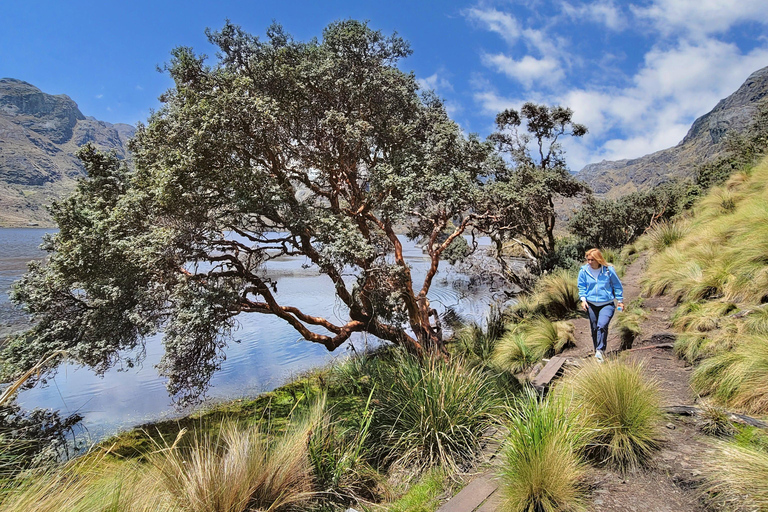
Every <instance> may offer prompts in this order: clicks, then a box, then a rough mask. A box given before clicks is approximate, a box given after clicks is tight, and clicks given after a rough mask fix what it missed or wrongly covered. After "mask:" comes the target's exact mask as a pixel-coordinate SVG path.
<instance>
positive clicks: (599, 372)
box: [556, 360, 661, 470]
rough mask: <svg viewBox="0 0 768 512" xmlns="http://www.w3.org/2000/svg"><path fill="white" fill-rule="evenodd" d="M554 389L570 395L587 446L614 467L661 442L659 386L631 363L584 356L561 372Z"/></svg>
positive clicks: (648, 453)
mask: <svg viewBox="0 0 768 512" xmlns="http://www.w3.org/2000/svg"><path fill="white" fill-rule="evenodd" d="M556 392H557V393H558V394H559V395H560V396H565V397H571V399H572V402H571V403H572V407H573V408H574V410H576V411H580V412H582V413H583V417H584V420H585V422H586V423H585V425H586V428H587V430H589V431H591V432H592V433H593V434H592V436H591V438H590V440H589V443H588V446H587V451H588V453H589V454H590V456H591V457H593V458H595V460H597V461H598V462H601V463H607V464H608V465H610V466H613V467H616V468H618V469H620V470H628V469H631V468H635V467H638V466H642V465H644V464H645V463H647V462H648V461H649V460H650V459H651V458H652V456H653V455H654V453H656V451H657V450H658V449H659V448H660V446H661V437H660V433H659V422H660V420H661V409H660V407H659V391H658V387H657V385H656V384H655V383H654V382H652V381H648V380H647V379H645V378H644V377H643V374H642V367H641V366H640V365H637V364H630V363H623V362H620V361H616V360H608V361H606V362H605V363H603V364H600V363H597V362H595V361H589V362H587V363H586V364H585V365H584V366H583V367H582V368H580V369H579V370H576V371H574V372H573V373H571V374H570V375H568V376H566V378H565V379H564V380H563V382H562V383H560V384H559V385H558V386H557V388H556Z"/></svg>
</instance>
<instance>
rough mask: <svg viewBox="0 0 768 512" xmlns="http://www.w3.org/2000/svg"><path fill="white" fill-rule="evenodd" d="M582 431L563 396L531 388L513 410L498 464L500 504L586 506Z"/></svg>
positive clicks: (530, 511)
mask: <svg viewBox="0 0 768 512" xmlns="http://www.w3.org/2000/svg"><path fill="white" fill-rule="evenodd" d="M583 438H584V433H583V431H581V430H579V427H578V422H577V421H574V420H573V418H572V417H571V416H569V413H568V409H567V408H566V407H565V406H564V405H563V402H562V401H561V400H558V399H555V398H554V397H548V398H539V397H538V396H537V395H536V394H535V393H533V392H531V391H529V392H528V393H525V394H523V395H522V396H521V398H520V399H519V400H518V402H517V407H516V410H515V411H514V412H513V413H512V415H511V419H510V424H509V435H508V436H507V439H506V443H505V444H504V448H502V465H501V468H500V470H499V477H500V485H499V488H500V491H501V494H502V500H503V504H502V510H509V511H515V512H518V511H519V512H538V511H542V512H554V511H568V510H584V501H583V494H584V487H583V478H584V472H585V469H584V465H583V463H582V461H581V460H580V458H579V455H578V453H579V452H580V451H581V449H582V444H583Z"/></svg>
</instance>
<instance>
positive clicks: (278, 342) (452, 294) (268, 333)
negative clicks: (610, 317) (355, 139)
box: [0, 229, 494, 440]
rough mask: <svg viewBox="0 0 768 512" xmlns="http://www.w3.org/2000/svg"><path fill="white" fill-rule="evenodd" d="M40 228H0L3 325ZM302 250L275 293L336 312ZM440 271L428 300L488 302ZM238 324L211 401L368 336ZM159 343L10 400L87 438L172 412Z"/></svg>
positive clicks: (416, 264) (281, 268)
mask: <svg viewBox="0 0 768 512" xmlns="http://www.w3.org/2000/svg"><path fill="white" fill-rule="evenodd" d="M44 233H46V231H45V230H42V229H0V326H2V327H3V329H4V331H8V330H9V329H11V327H12V326H14V325H18V324H19V322H23V320H24V319H25V316H24V315H23V313H22V312H20V311H19V310H17V309H16V308H14V307H13V305H12V304H10V303H9V302H8V290H9V287H10V285H11V283H13V281H15V280H17V279H18V278H19V277H20V276H21V275H22V274H23V273H24V271H25V270H26V262H27V261H29V260H31V259H39V258H42V257H44V253H43V252H42V251H40V249H39V245H40V243H41V239H42V236H43V234H44ZM403 243H404V249H405V256H406V258H407V260H408V262H409V264H410V265H411V266H412V272H413V275H414V279H415V280H416V282H421V281H422V280H423V278H424V274H425V272H426V269H427V265H428V260H427V258H426V256H425V255H424V254H423V253H422V251H421V249H420V248H418V247H416V246H415V245H414V244H413V243H412V242H408V241H407V240H405V239H403ZM303 263H305V260H304V259H303V258H286V259H283V260H280V261H275V262H273V263H272V264H271V266H272V267H273V269H274V270H275V271H276V272H277V273H278V275H279V276H280V279H279V281H278V285H277V286H278V295H277V296H278V300H281V301H282V302H284V303H286V304H292V305H296V306H298V307H299V308H301V309H302V310H304V311H306V312H308V313H310V314H314V315H323V316H330V317H332V318H338V317H340V316H343V314H344V308H343V307H342V306H341V305H340V304H339V302H338V301H337V300H336V299H335V296H334V293H333V288H332V286H331V284H330V281H329V280H328V278H327V277H325V276H322V275H319V274H318V273H317V271H316V270H312V269H304V268H302V264H303ZM446 268H448V266H447V265H445V267H444V266H443V265H442V264H441V271H440V273H438V275H437V276H436V278H435V281H434V284H433V286H432V291H431V293H430V296H429V298H430V301H431V303H432V305H433V306H434V307H436V308H437V309H438V310H439V311H443V310H444V309H445V308H446V307H452V308H453V309H455V310H457V311H458V312H459V313H460V314H462V315H463V316H466V317H468V318H471V319H475V320H482V318H483V317H484V315H485V313H486V311H487V310H488V305H489V304H490V303H492V302H493V301H494V297H492V295H491V293H490V292H489V291H488V290H487V289H472V290H468V288H467V286H466V281H465V279H464V276H461V275H460V274H457V273H455V272H450V271H447V270H446ZM239 321H240V326H239V329H238V330H237V331H236V332H235V333H234V337H235V339H236V340H237V341H238V342H237V343H232V344H230V346H229V347H228V348H227V350H226V361H224V362H223V363H222V368H221V370H220V371H219V372H218V373H217V374H216V375H215V376H214V377H213V380H212V382H211V388H210V390H209V392H208V395H207V396H208V399H209V400H212V401H221V400H229V399H234V398H242V397H252V396H255V395H258V394H259V393H262V392H265V391H269V390H272V389H274V388H276V387H278V386H280V385H282V384H284V383H285V382H287V381H288V380H290V379H291V378H292V377H293V376H296V375H297V374H299V373H301V372H303V371H305V370H308V369H311V368H313V367H317V366H322V365H324V364H326V363H328V362H330V361H332V360H334V359H336V358H339V357H345V356H347V355H348V354H349V352H350V345H354V346H355V347H357V348H362V347H364V345H365V344H366V343H369V344H375V343H377V341H378V340H376V339H375V338H373V337H370V338H366V337H365V336H363V335H360V336H357V337H355V338H353V339H352V340H350V342H347V343H346V344H345V345H343V346H342V347H340V348H339V349H337V350H336V351H335V352H333V353H329V352H328V351H327V350H326V349H325V348H324V347H322V346H321V345H319V344H315V343H310V342H308V341H305V340H303V339H300V338H299V336H298V334H297V333H296V331H295V330H294V329H293V328H292V327H290V326H289V325H288V324H287V323H285V322H284V321H282V320H279V319H277V318H275V317H272V316H269V315H260V314H250V315H240V317H239ZM162 352H163V347H162V344H161V336H159V335H158V336H155V337H152V338H150V339H148V340H147V342H146V359H145V360H144V363H143V365H142V366H141V367H139V368H131V369H127V368H126V369H120V368H115V369H113V370H110V371H109V372H107V374H106V375H105V376H104V377H103V378H102V377H98V376H96V375H94V374H93V372H91V371H90V370H89V369H87V368H82V367H78V366H76V365H73V364H64V365H62V367H61V368H60V369H59V372H58V373H57V375H56V376H55V377H54V378H53V379H51V380H50V381H49V384H48V385H47V386H44V387H36V388H34V389H31V390H25V391H22V392H21V393H20V394H19V399H18V402H19V404H20V405H21V406H22V407H25V408H34V407H43V408H50V409H57V410H60V411H61V412H62V414H71V413H79V414H81V415H82V416H83V417H84V420H83V427H84V428H85V430H86V431H87V433H88V435H90V437H91V438H92V439H93V440H97V439H100V438H102V437H104V436H106V435H110V434H112V433H115V432H117V431H118V430H123V429H126V428H130V427H132V426H135V425H139V424H141V423H145V422H148V421H152V420H157V419H161V418H165V417H171V416H176V415H179V414H182V413H186V412H189V411H179V410H178V409H176V408H175V407H174V405H173V404H172V402H171V400H170V398H169V396H168V394H167V392H166V389H165V380H164V379H162V378H161V377H159V376H158V374H157V370H156V369H155V365H156V364H157V363H158V362H159V361H160V357H161V356H162Z"/></svg>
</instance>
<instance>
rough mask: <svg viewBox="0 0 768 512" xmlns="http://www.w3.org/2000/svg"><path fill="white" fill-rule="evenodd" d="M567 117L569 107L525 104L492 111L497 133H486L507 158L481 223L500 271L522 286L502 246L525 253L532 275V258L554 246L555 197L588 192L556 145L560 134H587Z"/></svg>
mask: <svg viewBox="0 0 768 512" xmlns="http://www.w3.org/2000/svg"><path fill="white" fill-rule="evenodd" d="M572 117H573V111H572V110H571V109H569V108H564V107H560V106H554V107H548V106H546V105H536V104H534V103H526V104H524V105H523V107H522V108H521V109H520V112H518V111H516V110H513V109H508V110H505V111H503V112H501V113H500V114H499V115H497V116H496V126H497V128H498V131H497V132H495V133H493V134H491V136H490V137H489V140H490V141H492V142H493V143H494V144H496V146H497V148H498V149H499V150H500V151H501V152H502V153H503V154H504V155H506V156H507V157H508V161H507V162H506V163H505V162H501V161H499V162H498V163H497V168H496V169H495V179H494V180H493V181H492V183H490V186H489V191H488V194H487V200H488V201H489V206H488V207H487V208H488V211H491V212H495V214H494V215H493V216H491V217H489V218H488V219H487V223H486V224H485V225H483V226H482V227H483V229H484V230H485V232H486V233H488V234H489V235H490V237H491V239H492V240H493V242H494V244H495V247H496V253H495V254H496V258H497V260H498V262H499V263H500V265H501V266H502V269H503V271H504V274H505V275H506V276H507V278H508V279H510V280H511V281H513V282H515V283H516V284H518V285H519V286H521V287H522V288H527V287H528V286H529V285H530V282H529V281H527V280H526V279H525V278H524V276H523V275H522V274H521V273H519V272H516V271H515V270H513V269H512V268H511V267H510V266H509V265H508V264H507V263H506V256H507V255H508V245H509V244H511V245H512V246H513V247H516V248H517V249H518V251H519V252H521V253H522V255H524V256H525V257H527V258H528V259H529V261H530V263H529V265H528V269H529V270H533V272H534V273H536V270H537V267H538V260H539V259H540V258H542V257H544V256H546V255H547V254H549V253H551V252H552V251H553V250H554V248H555V222H556V220H557V213H556V211H555V200H556V198H571V197H575V196H577V195H578V194H580V193H583V192H586V191H587V190H588V189H587V187H586V185H584V184H583V183H582V182H580V181H578V180H577V179H576V178H574V177H573V176H572V175H571V174H570V173H569V172H568V168H567V166H566V163H565V158H564V152H563V149H562V145H561V143H560V139H561V137H563V136H566V135H568V136H573V137H581V136H583V135H585V134H586V133H587V128H586V127H585V126H583V125H581V124H578V123H574V122H573V121H572ZM523 124H525V131H521V129H520V128H521V126H522V125H523Z"/></svg>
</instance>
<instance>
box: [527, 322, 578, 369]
mask: <svg viewBox="0 0 768 512" xmlns="http://www.w3.org/2000/svg"><path fill="white" fill-rule="evenodd" d="M523 329H524V330H523V332H524V333H525V342H526V345H528V347H529V348H530V350H531V353H532V354H533V356H534V357H535V358H536V360H540V359H543V358H545V357H550V356H553V355H555V354H559V353H560V352H562V351H563V350H564V349H565V348H566V347H568V346H571V345H573V344H574V343H575V342H576V338H575V336H574V331H575V329H574V327H573V324H572V323H570V322H566V321H560V322H552V321H550V320H549V319H547V318H545V317H543V316H538V317H535V318H533V319H532V320H531V321H530V322H528V323H527V324H526V325H525V326H524V328H523Z"/></svg>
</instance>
